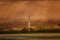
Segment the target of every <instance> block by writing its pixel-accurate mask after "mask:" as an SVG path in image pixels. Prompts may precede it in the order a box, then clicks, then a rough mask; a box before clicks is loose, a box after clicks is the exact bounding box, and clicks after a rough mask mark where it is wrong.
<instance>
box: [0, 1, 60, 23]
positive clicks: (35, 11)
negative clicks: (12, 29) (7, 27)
mask: <svg viewBox="0 0 60 40" xmlns="http://www.w3.org/2000/svg"><path fill="white" fill-rule="evenodd" d="M59 4H60V2H59V1H0V23H4V22H12V21H28V15H29V14H31V15H30V18H31V21H38V20H41V21H47V20H49V19H53V20H60V5H59Z"/></svg>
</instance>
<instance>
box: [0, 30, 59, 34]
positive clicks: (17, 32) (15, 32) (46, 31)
mask: <svg viewBox="0 0 60 40" xmlns="http://www.w3.org/2000/svg"><path fill="white" fill-rule="evenodd" d="M27 33H29V34H31V33H60V30H39V31H0V34H27Z"/></svg>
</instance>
